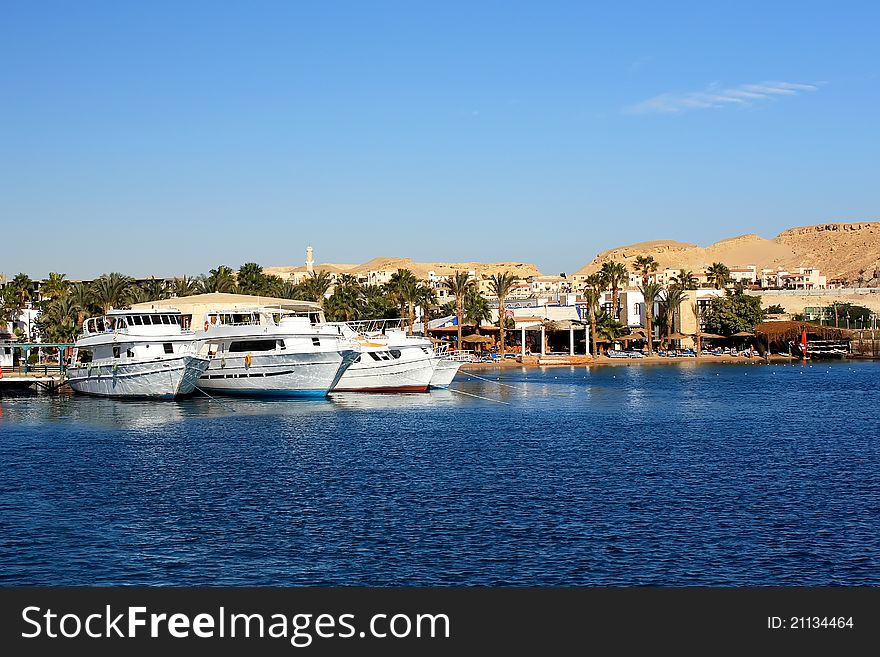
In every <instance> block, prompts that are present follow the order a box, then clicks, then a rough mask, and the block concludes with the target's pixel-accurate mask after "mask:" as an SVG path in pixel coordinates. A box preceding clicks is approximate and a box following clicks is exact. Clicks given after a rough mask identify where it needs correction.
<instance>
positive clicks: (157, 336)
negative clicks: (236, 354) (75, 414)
mask: <svg viewBox="0 0 880 657" xmlns="http://www.w3.org/2000/svg"><path fill="white" fill-rule="evenodd" d="M198 348H199V344H198V340H197V339H196V337H195V336H194V335H193V333H192V331H184V330H183V329H182V328H181V320H180V313H179V312H177V311H176V310H173V309H166V310H136V311H133V310H115V311H110V312H109V313H107V315H105V316H103V317H90V318H89V319H87V320H86V321H85V322H83V332H82V335H80V336H79V338H77V340H76V345H75V347H74V351H73V358H72V361H73V362H72V364H71V365H70V367H69V368H68V383H69V384H70V387H71V388H73V389H74V390H75V391H76V392H81V393H86V394H90V395H100V396H103V397H133V398H137V397H150V398H157V399H173V398H175V397H180V396H183V395H188V394H190V393H191V392H192V391H193V390H194V389H195V386H196V384H197V382H198V380H199V377H200V376H201V375H202V373H203V372H204V371H205V370H206V369H207V368H208V359H207V358H206V357H205V356H200V355H199V353H198Z"/></svg>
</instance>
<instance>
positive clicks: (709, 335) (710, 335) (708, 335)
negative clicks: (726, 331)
mask: <svg viewBox="0 0 880 657" xmlns="http://www.w3.org/2000/svg"><path fill="white" fill-rule="evenodd" d="M700 337H701V338H704V339H706V340H726V339H727V336H726V335H718V334H717V333H700Z"/></svg>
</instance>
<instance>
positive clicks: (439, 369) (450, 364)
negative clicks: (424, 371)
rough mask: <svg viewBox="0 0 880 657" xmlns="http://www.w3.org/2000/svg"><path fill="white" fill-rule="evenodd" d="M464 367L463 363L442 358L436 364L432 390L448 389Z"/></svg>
mask: <svg viewBox="0 0 880 657" xmlns="http://www.w3.org/2000/svg"><path fill="white" fill-rule="evenodd" d="M462 365H463V363H462V362H461V361H455V360H446V359H444V358H441V359H439V360H437V361H435V363H434V374H433V375H431V387H432V388H448V387H449V385H450V384H451V383H452V380H453V379H454V378H455V375H456V374H458V370H459V368H460V367H461V366H462Z"/></svg>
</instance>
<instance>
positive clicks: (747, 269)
mask: <svg viewBox="0 0 880 657" xmlns="http://www.w3.org/2000/svg"><path fill="white" fill-rule="evenodd" d="M730 280H732V281H734V282H735V283H744V284H745V285H752V284H754V283H757V282H758V268H757V267H756V266H755V265H747V266H744V267H733V268H732V269H731V270H730Z"/></svg>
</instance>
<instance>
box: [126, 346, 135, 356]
mask: <svg viewBox="0 0 880 657" xmlns="http://www.w3.org/2000/svg"><path fill="white" fill-rule="evenodd" d="M125 355H126V356H128V357H129V358H134V349H131V348H129V349H126V350H125Z"/></svg>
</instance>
